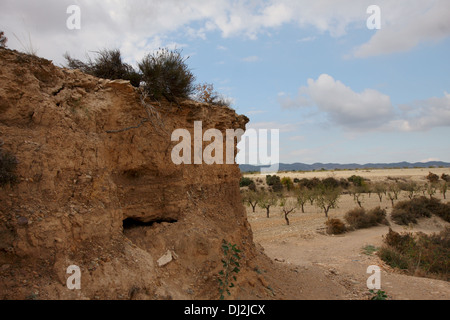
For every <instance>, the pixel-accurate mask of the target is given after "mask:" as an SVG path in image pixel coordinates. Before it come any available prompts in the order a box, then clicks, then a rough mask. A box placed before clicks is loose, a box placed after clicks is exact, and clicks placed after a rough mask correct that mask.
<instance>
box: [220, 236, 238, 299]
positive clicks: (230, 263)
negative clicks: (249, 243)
mask: <svg viewBox="0 0 450 320" xmlns="http://www.w3.org/2000/svg"><path fill="white" fill-rule="evenodd" d="M222 251H223V259H222V263H223V270H220V272H219V293H220V300H224V299H225V293H227V294H228V295H231V292H230V288H233V287H234V283H233V281H232V280H234V281H236V274H238V273H239V271H240V269H239V268H240V265H239V260H240V259H241V257H240V256H239V253H241V250H239V249H238V248H237V246H236V244H231V243H227V242H226V241H225V240H224V241H223V243H222Z"/></svg>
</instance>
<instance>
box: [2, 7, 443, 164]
mask: <svg viewBox="0 0 450 320" xmlns="http://www.w3.org/2000/svg"><path fill="white" fill-rule="evenodd" d="M3 2H4V3H3ZM71 4H76V5H78V6H79V8H80V12H81V29H80V30H68V29H67V27H66V20H67V18H68V17H69V15H68V14H67V13H66V8H67V7H68V6H69V5H71ZM372 4H376V5H378V6H379V8H380V9H381V29H379V30H369V29H368V28H367V26H366V21H367V19H368V18H369V17H370V14H368V13H367V8H368V6H369V5H372ZM449 16H450V1H448V0H397V1H390V0H384V1H365V0H360V1H355V0H340V1H336V0H318V1H314V2H313V1H306V0H297V1H293V0H279V1H277V0H273V1H239V0H237V1H225V0H218V1H204V0H199V1H175V0H173V1H143V0H135V1H121V0H116V1H96V2H95V4H93V3H92V1H81V0H79V1H50V0H43V1H39V2H34V1H21V0H15V1H13V0H5V1H2V11H1V12H0V29H1V30H4V31H5V33H6V35H7V36H8V37H9V42H8V45H9V47H10V48H14V49H18V50H22V51H23V50H24V49H26V48H27V47H29V39H31V43H32V46H33V48H34V49H36V50H37V54H38V55H39V56H42V57H45V58H48V59H51V60H53V61H54V62H55V63H56V64H60V63H63V58H62V55H63V54H64V52H66V51H67V52H70V53H71V54H72V56H75V57H77V58H81V59H82V58H83V57H84V55H85V54H86V53H87V52H89V51H94V50H97V49H99V48H116V47H118V48H120V49H121V51H122V53H123V55H124V57H125V58H126V60H127V61H128V62H130V63H135V62H136V61H137V60H139V59H141V58H142V57H143V56H144V55H145V54H146V53H148V52H153V51H154V50H156V49H158V48H159V47H166V46H168V47H170V48H175V47H176V48H179V49H181V50H182V52H183V54H185V55H186V56H189V59H188V60H187V63H188V64H189V66H190V68H191V69H192V70H193V72H194V74H195V75H196V77H197V81H198V82H207V83H212V84H214V86H215V88H216V90H217V91H219V92H221V93H223V94H224V95H226V96H227V97H229V98H231V99H232V100H233V102H234V103H233V108H234V109H235V110H236V111H237V112H238V113H239V114H245V115H247V116H248V117H249V118H250V120H251V121H250V123H249V125H248V127H249V128H264V129H279V130H280V161H281V162H285V163H293V162H304V163H315V162H337V163H361V164H364V163H369V162H372V163H374V162H399V161H410V162H417V161H425V160H442V161H448V162H450V140H449V136H450V58H449V57H450V19H449V18H448V17H449Z"/></svg>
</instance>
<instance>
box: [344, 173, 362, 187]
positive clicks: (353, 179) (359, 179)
mask: <svg viewBox="0 0 450 320" xmlns="http://www.w3.org/2000/svg"><path fill="white" fill-rule="evenodd" d="M347 180H348V181H349V182H351V183H353V185H354V186H356V187H361V186H362V185H363V182H364V178H363V177H361V176H356V175H353V176H351V177H350V178H348V179H347Z"/></svg>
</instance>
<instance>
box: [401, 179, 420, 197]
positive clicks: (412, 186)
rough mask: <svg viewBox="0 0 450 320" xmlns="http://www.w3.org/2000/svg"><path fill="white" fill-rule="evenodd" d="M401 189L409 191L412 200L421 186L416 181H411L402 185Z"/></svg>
mask: <svg viewBox="0 0 450 320" xmlns="http://www.w3.org/2000/svg"><path fill="white" fill-rule="evenodd" d="M401 189H403V190H404V191H406V192H407V193H408V198H409V199H410V200H412V198H414V197H415V195H416V193H417V192H418V191H419V189H420V188H419V186H418V185H417V183H416V182H415V181H409V182H406V183H404V184H402V185H401Z"/></svg>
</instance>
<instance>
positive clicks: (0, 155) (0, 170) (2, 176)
mask: <svg viewBox="0 0 450 320" xmlns="http://www.w3.org/2000/svg"><path fill="white" fill-rule="evenodd" d="M2 145H3V142H2V141H0V187H3V186H5V185H7V184H9V185H14V184H15V183H16V182H17V176H16V173H15V171H16V168H17V159H16V157H15V156H14V155H12V154H11V153H9V152H7V151H4V150H3V149H2Z"/></svg>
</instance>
